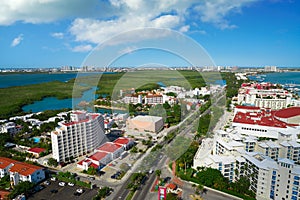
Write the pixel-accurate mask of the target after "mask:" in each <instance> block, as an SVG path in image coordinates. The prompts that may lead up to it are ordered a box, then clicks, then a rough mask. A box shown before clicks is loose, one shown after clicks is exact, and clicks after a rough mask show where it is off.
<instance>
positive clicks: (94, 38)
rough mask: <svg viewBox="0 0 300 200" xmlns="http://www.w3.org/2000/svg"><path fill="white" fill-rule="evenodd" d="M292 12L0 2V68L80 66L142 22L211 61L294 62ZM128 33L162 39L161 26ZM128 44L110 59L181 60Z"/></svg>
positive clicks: (249, 2) (240, 5) (234, 4)
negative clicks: (178, 39) (165, 31)
mask: <svg viewBox="0 0 300 200" xmlns="http://www.w3.org/2000/svg"><path fill="white" fill-rule="evenodd" d="M299 10H300V1H297V0H187V1H182V0H106V1H102V0H88V1H85V0H11V1H4V0H0V51H1V53H0V68H18V67H20V68H21V67H22V68H24V67H30V68H31V67H61V66H67V65H69V66H76V67H80V66H82V65H84V64H86V63H85V61H86V60H87V58H88V57H89V55H90V54H91V51H93V49H94V48H95V47H99V46H101V45H102V46H105V44H106V43H107V41H113V40H114V37H115V36H118V35H122V34H124V32H128V31H133V32H134V30H136V29H143V28H149V27H150V28H151V27H152V28H159V29H169V30H172V31H174V32H175V34H174V35H176V34H177V33H178V34H181V35H183V36H184V37H187V38H189V39H190V40H192V41H194V42H197V43H198V44H199V45H200V46H202V47H203V50H204V51H205V52H207V54H208V55H209V56H210V58H211V59H212V60H213V62H214V64H215V65H220V66H240V67H262V66H265V65H276V66H279V67H300V59H299V57H300V12H299ZM133 36H134V37H136V38H137V39H138V40H143V41H147V40H152V41H153V40H159V39H160V38H161V37H169V36H166V35H164V34H162V32H160V31H158V32H148V34H147V33H143V34H142V35H138V34H133ZM174 42H176V41H175V40H174ZM121 43H122V42H119V43H118V44H114V45H121ZM127 43H128V41H127V40H126V39H124V40H123V44H122V47H123V48H124V55H122V56H121V57H120V58H119V59H118V60H117V61H114V62H113V63H112V64H111V65H114V66H124V67H126V66H137V65H147V63H159V64H160V63H163V65H169V66H181V65H188V64H187V62H185V61H183V60H182V59H181V58H180V59H179V58H178V56H172V54H171V53H170V52H163V51H161V50H159V49H158V50H157V49H155V50H152V52H151V51H149V49H146V50H145V49H139V50H135V51H132V50H131V48H132V47H133V46H132V45H133V43H132V41H131V43H130V45H131V46H129V44H128V45H127V46H126V44H127ZM171 43H172V40H167V41H166V42H165V43H164V44H163V45H164V46H165V47H166V49H167V48H168V46H171V45H172V44H171ZM183 48H184V47H183ZM185 48H186V51H187V53H194V51H197V50H198V49H193V48H191V49H189V48H188V45H186V47H185ZM196 53H197V52H196ZM101 56H102V57H101ZM97 59H99V60H101V59H104V57H103V55H99V57H98V58H97ZM101 67H102V66H101Z"/></svg>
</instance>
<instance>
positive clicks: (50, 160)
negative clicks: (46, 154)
mask: <svg viewBox="0 0 300 200" xmlns="http://www.w3.org/2000/svg"><path fill="white" fill-rule="evenodd" d="M48 165H49V166H53V167H57V166H58V162H57V161H56V160H55V159H54V158H49V159H48Z"/></svg>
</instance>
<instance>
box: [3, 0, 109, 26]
mask: <svg viewBox="0 0 300 200" xmlns="http://www.w3.org/2000/svg"><path fill="white" fill-rule="evenodd" d="M107 4H108V2H102V1H101V2H100V1H98V0H89V1H88V2H87V1H82V0H63V1H62V0H14V1H13V0H9V1H0V13H1V15H0V25H11V24H13V23H15V22H17V21H21V22H25V23H33V24H36V23H48V22H53V21H56V20H61V19H66V18H68V19H74V18H75V17H88V16H91V17H107V16H109V15H111V14H114V11H113V10H111V9H112V8H113V7H108V6H106V5H107ZM102 7H105V8H106V11H107V12H99V11H97V12H95V8H100V10H102Z"/></svg>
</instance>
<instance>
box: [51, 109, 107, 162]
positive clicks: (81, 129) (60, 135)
mask: <svg viewBox="0 0 300 200" xmlns="http://www.w3.org/2000/svg"><path fill="white" fill-rule="evenodd" d="M104 136H105V135H104V119H103V117H102V116H101V115H100V114H99V113H86V112H83V111H74V112H72V113H71V122H60V123H59V127H57V128H56V129H55V131H52V132H51V141H52V154H53V158H55V159H56V160H57V161H58V162H65V161H67V160H68V159H70V158H72V157H73V158H76V157H78V156H81V155H85V154H87V153H88V152H91V151H93V150H94V149H95V148H97V147H99V146H100V144H101V142H102V140H103V139H104Z"/></svg>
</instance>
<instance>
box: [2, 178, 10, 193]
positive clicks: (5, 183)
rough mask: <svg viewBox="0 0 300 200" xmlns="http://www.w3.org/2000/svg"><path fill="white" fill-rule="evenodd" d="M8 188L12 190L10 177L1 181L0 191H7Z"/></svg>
mask: <svg viewBox="0 0 300 200" xmlns="http://www.w3.org/2000/svg"><path fill="white" fill-rule="evenodd" d="M6 188H10V180H9V175H6V176H4V177H2V178H1V179H0V189H1V190H5V189H6Z"/></svg>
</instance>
